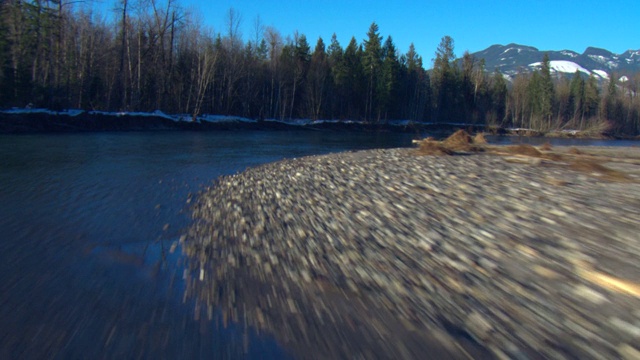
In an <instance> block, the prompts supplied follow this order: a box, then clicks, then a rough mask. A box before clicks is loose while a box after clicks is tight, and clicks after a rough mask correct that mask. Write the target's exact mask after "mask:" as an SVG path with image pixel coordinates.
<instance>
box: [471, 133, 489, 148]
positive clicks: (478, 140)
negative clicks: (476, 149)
mask: <svg viewBox="0 0 640 360" xmlns="http://www.w3.org/2000/svg"><path fill="white" fill-rule="evenodd" d="M473 143H474V144H476V145H484V144H486V143H487V139H486V138H485V137H484V133H477V134H476V136H474V137H473Z"/></svg>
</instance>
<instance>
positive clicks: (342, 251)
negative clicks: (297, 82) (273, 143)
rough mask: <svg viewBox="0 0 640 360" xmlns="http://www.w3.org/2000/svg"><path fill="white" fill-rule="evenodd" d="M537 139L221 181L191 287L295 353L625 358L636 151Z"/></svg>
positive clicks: (196, 234) (638, 255)
mask: <svg viewBox="0 0 640 360" xmlns="http://www.w3.org/2000/svg"><path fill="white" fill-rule="evenodd" d="M505 149H506V148H505ZM536 150H537V151H538V152H539V154H536V153H528V154H526V151H518V150H516V149H513V148H512V149H509V150H507V151H504V152H500V151H484V152H481V153H474V154H471V153H468V152H457V153H455V155H449V156H430V155H422V156H421V155H418V153H417V152H416V150H415V149H392V150H371V151H360V152H347V153H340V154H334V155H327V156H313V157H305V158H299V159H293V160H285V161H281V162H276V163H272V164H267V165H263V166H259V167H256V168H252V169H248V170H247V171H245V172H243V173H240V174H238V175H234V176H228V177H222V178H220V179H218V181H217V182H216V184H215V186H213V187H211V188H210V189H208V190H206V191H204V192H203V193H202V194H201V195H200V197H199V198H198V199H197V200H196V205H195V206H194V210H193V214H194V219H195V223H194V225H193V226H192V227H191V228H190V229H189V232H188V235H187V236H186V237H185V238H184V239H183V241H182V245H183V250H184V251H185V253H186V254H187V256H188V258H189V259H190V268H191V272H189V273H187V274H185V276H186V278H187V294H186V295H188V296H190V297H194V298H198V299H199V306H198V309H197V311H198V313H201V314H203V315H205V316H206V315H209V316H212V314H213V313H214V312H215V311H217V309H221V310H222V312H223V318H224V319H225V322H226V321H227V320H229V321H235V322H239V323H241V324H245V325H248V326H252V327H254V328H257V329H260V330H262V331H265V332H268V333H270V334H273V335H274V336H275V337H276V338H277V339H278V340H279V342H280V343H281V344H282V345H283V346H284V347H285V348H286V349H288V350H289V351H290V352H291V354H292V355H294V356H295V357H298V358H345V357H349V358H358V357H364V358H389V357H394V358H424V357H425V356H426V357H432V358H443V357H448V358H460V359H462V358H468V356H471V357H473V358H500V357H504V358H518V357H523V356H524V357H531V358H536V357H548V358H581V359H583V358H594V359H595V358H628V359H632V358H637V356H638V354H640V349H639V348H638V347H637V344H638V336H639V334H640V311H639V310H638V309H640V285H639V284H638V283H637V281H638V279H639V278H640V265H639V264H640V239H639V238H638V236H637V234H638V233H639V232H640V165H639V163H640V151H639V150H638V149H637V148H623V149H621V148H616V149H615V150H612V149H608V148H584V149H576V148H571V149H569V148H563V149H561V148H557V149H549V148H548V147H547V148H538V149H536Z"/></svg>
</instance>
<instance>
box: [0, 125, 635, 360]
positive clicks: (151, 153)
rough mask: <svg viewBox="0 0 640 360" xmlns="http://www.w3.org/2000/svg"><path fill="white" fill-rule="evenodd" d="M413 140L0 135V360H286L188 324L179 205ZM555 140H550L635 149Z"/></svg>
mask: <svg viewBox="0 0 640 360" xmlns="http://www.w3.org/2000/svg"><path fill="white" fill-rule="evenodd" d="M411 138H412V135H408V134H392V133H378V134H376V133H369V134H356V133H339V132H312V131H300V132H276V131H273V132H269V131H266V132H260V131H238V132H210V133H202V132H167V133H144V132H141V133H92V134H64V135H16V136H0V319H2V320H1V322H0V358H2V359H13V358H61V359H67V358H115V357H118V358H138V357H142V358H216V359H218V358H250V359H254V358H286V353H285V351H284V350H283V349H282V348H281V347H280V346H279V345H278V344H276V342H275V341H274V340H273V339H272V338H270V337H269V336H268V335H264V334H257V333H256V332H255V331H253V330H252V329H245V328H243V327H242V326H240V325H238V324H228V325H227V326H226V327H224V326H222V325H221V324H220V323H218V322H209V321H207V320H204V319H195V318H194V309H193V303H192V302H191V301H190V299H184V298H183V289H184V286H183V283H182V272H181V271H182V270H181V267H180V263H181V261H182V259H181V254H180V250H179V249H177V250H176V251H175V252H173V253H172V252H171V251H170V249H171V247H172V244H174V243H175V242H176V241H177V240H178V239H179V237H180V235H181V231H182V230H183V229H184V228H185V227H186V226H187V225H188V224H189V209H188V206H189V205H188V204H187V201H188V199H189V198H190V197H191V196H192V195H195V194H197V193H198V191H200V190H202V189H203V188H204V187H205V186H209V185H211V184H212V183H213V181H214V180H215V179H216V178H217V177H219V176H221V175H227V174H233V173H236V172H238V171H242V170H243V169H246V168H247V167H251V166H255V165H259V164H263V163H266V162H272V161H276V160H279V159H283V158H287V157H298V156H305V155H312V154H325V153H330V152H338V151H346V150H357V149H368V148H383V147H403V146H405V147H406V146H411ZM505 139H506V140H505ZM538 140H540V139H537V140H536V141H538ZM493 141H496V142H518V141H522V139H520V138H499V139H493ZM524 141H527V142H528V141H529V140H528V139H525V140H524ZM562 141H563V140H562V139H561V140H558V139H552V140H551V143H552V144H553V145H560V144H567V145H634V144H635V143H632V142H630V143H629V144H627V143H624V142H611V141H604V142H603V141H599V140H598V141H595V142H594V141H592V142H589V141H584V140H580V141H578V143H575V142H570V143H567V142H566V141H565V142H564V143H563V142H562ZM542 142H544V141H542Z"/></svg>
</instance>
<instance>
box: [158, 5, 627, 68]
mask: <svg viewBox="0 0 640 360" xmlns="http://www.w3.org/2000/svg"><path fill="white" fill-rule="evenodd" d="M159 1H161V2H162V1H163V0H159ZM177 1H178V3H179V4H181V5H182V6H184V7H185V8H191V9H192V10H194V12H196V13H197V14H199V15H198V16H201V17H202V19H203V22H204V23H205V24H206V25H208V26H210V27H212V28H213V30H214V31H215V32H225V31H226V28H227V25H226V23H227V14H228V11H229V9H230V8H233V9H234V10H235V11H236V12H237V13H238V14H240V16H241V18H242V23H241V31H242V33H243V35H244V37H245V39H247V38H253V34H254V30H253V28H254V25H253V24H254V22H255V19H256V17H257V16H260V19H261V22H262V24H264V25H267V26H273V27H275V28H276V29H278V30H279V31H280V33H281V34H282V35H283V37H286V36H287V35H292V34H293V33H294V31H296V30H297V31H298V32H299V33H301V34H305V35H306V36H307V38H308V40H309V42H310V43H311V46H312V48H313V46H314V45H315V43H316V41H317V39H318V37H319V36H321V37H322V38H323V39H324V41H325V43H326V44H328V43H329V40H330V39H331V35H332V34H333V33H334V32H335V33H336V35H337V36H338V40H339V41H340V44H341V45H342V47H346V46H347V44H348V43H349V40H350V39H351V37H352V36H355V37H356V39H357V40H358V41H359V42H362V40H363V39H364V38H365V37H366V32H367V30H368V29H369V25H371V23H372V22H373V21H375V22H376V23H377V24H378V26H379V28H380V34H381V35H383V36H384V37H385V38H386V36H387V35H391V36H392V38H393V40H394V43H395V44H396V47H397V48H398V49H399V50H400V51H401V52H402V53H404V52H406V51H407V49H408V48H409V44H410V43H411V42H413V43H414V44H415V46H416V50H417V51H418V53H419V54H420V55H422V57H423V59H424V63H425V67H430V66H431V59H432V58H433V57H434V52H435V50H436V47H437V46H438V43H439V42H440V39H441V38H442V37H443V36H444V35H449V36H451V37H452V38H453V39H454V44H455V53H456V55H458V56H461V55H462V54H463V52H464V51H465V50H469V51H470V52H475V51H479V50H483V49H485V48H487V47H488V46H490V45H493V44H503V45H506V44H508V43H518V44H522V45H529V46H534V47H537V48H538V49H540V50H564V49H569V50H574V51H577V52H579V53H581V52H583V51H584V50H585V48H586V47H587V46H595V47H600V48H605V49H607V50H610V51H612V52H614V53H622V52H624V51H626V50H629V49H633V50H638V49H640V0H609V1H602V0H599V1H594V0H581V1H575V0H564V1H548V0H529V1H520V0H511V1H509V0H494V1H488V0H479V1H478V0H475V1H471V0H470V1H464V0H430V1H429V0H423V1H398V2H391V1H380V0H374V1H353V0H307V1H304V0H298V1H296V0H276V1H272V0H236V1H232V0H208V1H198V0H177Z"/></svg>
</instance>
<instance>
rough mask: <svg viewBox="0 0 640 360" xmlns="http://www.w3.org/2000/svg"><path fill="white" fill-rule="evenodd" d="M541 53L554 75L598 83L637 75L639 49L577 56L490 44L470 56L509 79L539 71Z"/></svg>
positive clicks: (592, 50)
mask: <svg viewBox="0 0 640 360" xmlns="http://www.w3.org/2000/svg"><path fill="white" fill-rule="evenodd" d="M545 53H547V54H549V61H550V65H551V69H552V72H554V73H555V74H556V76H560V75H562V74H571V73H575V71H576V70H577V71H579V72H581V73H583V74H585V76H589V75H591V74H593V75H594V76H596V78H598V79H599V80H608V79H609V77H610V75H611V74H616V77H617V78H618V79H619V80H621V81H626V80H628V79H629V78H630V77H632V76H633V75H634V74H636V73H640V49H638V50H627V51H625V52H624V53H622V54H615V53H613V52H611V51H609V50H607V49H602V48H597V47H594V46H589V47H587V48H586V49H585V50H584V52H583V53H578V52H576V51H574V50H569V49H564V50H539V49H538V48H536V47H533V46H528V45H521V44H516V43H509V44H507V45H501V44H494V45H491V46H489V47H488V48H486V49H484V50H480V51H477V52H474V53H472V54H471V55H472V56H474V57H475V58H476V59H484V60H485V69H486V70H487V71H489V72H493V71H495V70H498V71H500V72H501V73H502V74H503V75H505V76H507V77H513V76H515V75H517V74H518V73H519V72H522V71H525V72H530V71H533V70H535V69H539V68H540V65H541V62H542V59H543V57H544V54H545Z"/></svg>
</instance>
